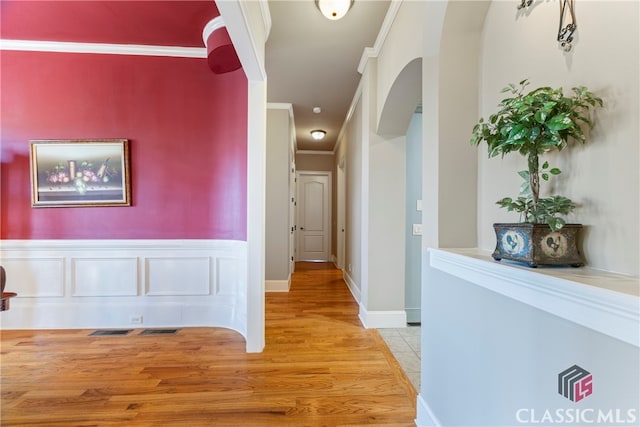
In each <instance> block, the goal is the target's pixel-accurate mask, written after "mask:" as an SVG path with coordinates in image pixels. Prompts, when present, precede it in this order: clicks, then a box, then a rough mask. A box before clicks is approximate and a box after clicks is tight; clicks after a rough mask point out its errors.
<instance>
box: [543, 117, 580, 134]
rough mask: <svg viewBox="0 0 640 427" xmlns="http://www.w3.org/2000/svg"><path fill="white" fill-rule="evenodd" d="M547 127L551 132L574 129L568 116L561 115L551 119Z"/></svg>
mask: <svg viewBox="0 0 640 427" xmlns="http://www.w3.org/2000/svg"><path fill="white" fill-rule="evenodd" d="M547 126H548V127H549V129H551V130H555V131H559V130H564V129H569V128H570V127H573V126H574V123H573V121H572V120H571V118H570V117H569V115H568V114H566V113H561V114H557V115H555V116H553V117H551V119H550V120H549V122H548V123H547Z"/></svg>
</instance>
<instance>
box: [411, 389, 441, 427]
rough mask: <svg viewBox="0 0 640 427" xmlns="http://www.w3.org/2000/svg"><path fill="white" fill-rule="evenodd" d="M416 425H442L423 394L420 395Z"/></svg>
mask: <svg viewBox="0 0 640 427" xmlns="http://www.w3.org/2000/svg"><path fill="white" fill-rule="evenodd" d="M417 413H418V414H417V418H416V425H417V426H418V427H441V426H442V424H440V420H438V418H437V417H436V416H435V414H434V413H433V411H432V410H431V407H430V406H429V404H428V403H427V402H426V401H425V400H424V397H423V396H422V394H419V395H418V402H417Z"/></svg>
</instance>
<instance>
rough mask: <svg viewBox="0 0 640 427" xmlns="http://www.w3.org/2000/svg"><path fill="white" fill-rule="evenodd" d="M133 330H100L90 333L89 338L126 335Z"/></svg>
mask: <svg viewBox="0 0 640 427" xmlns="http://www.w3.org/2000/svg"><path fill="white" fill-rule="evenodd" d="M132 330H133V329H101V330H98V331H94V332H91V333H90V334H89V336H94V337H96V336H105V335H127V334H128V333H129V332H131V331H132Z"/></svg>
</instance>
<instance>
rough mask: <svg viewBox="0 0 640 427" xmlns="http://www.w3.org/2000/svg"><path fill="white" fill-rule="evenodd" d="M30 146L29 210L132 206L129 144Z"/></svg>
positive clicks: (107, 141)
mask: <svg viewBox="0 0 640 427" xmlns="http://www.w3.org/2000/svg"><path fill="white" fill-rule="evenodd" d="M29 143H30V151H29V159H30V165H31V206H33V207H69V206H131V182H130V174H129V140H127V139H77V140H74V139H71V140H33V141H30V142H29Z"/></svg>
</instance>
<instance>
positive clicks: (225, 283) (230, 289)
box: [216, 257, 240, 295]
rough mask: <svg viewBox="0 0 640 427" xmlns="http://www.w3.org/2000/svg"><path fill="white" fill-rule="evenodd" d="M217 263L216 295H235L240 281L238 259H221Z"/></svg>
mask: <svg viewBox="0 0 640 427" xmlns="http://www.w3.org/2000/svg"><path fill="white" fill-rule="evenodd" d="M216 261H217V262H216V295H235V294H236V293H237V292H238V286H239V283H238V280H239V279H240V275H239V274H238V267H239V263H238V259H236V258H223V257H219V258H218V259H217V260H216Z"/></svg>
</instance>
